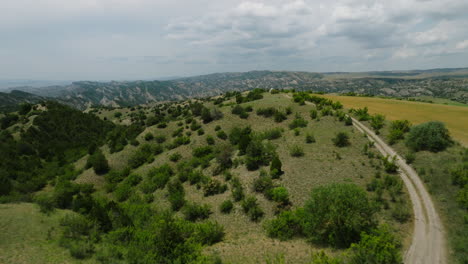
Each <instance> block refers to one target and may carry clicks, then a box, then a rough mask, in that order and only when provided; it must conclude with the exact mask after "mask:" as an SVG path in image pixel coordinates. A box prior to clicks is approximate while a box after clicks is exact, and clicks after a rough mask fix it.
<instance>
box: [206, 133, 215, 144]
mask: <svg viewBox="0 0 468 264" xmlns="http://www.w3.org/2000/svg"><path fill="white" fill-rule="evenodd" d="M206 143H208V145H214V144H215V139H214V137H213V136H210V135H208V136H206Z"/></svg>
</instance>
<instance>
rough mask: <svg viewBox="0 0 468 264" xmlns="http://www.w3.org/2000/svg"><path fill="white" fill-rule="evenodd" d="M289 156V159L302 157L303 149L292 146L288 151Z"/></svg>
mask: <svg viewBox="0 0 468 264" xmlns="http://www.w3.org/2000/svg"><path fill="white" fill-rule="evenodd" d="M289 154H291V157H302V156H304V149H303V148H302V147H300V146H299V145H293V146H292V147H291V148H290V150H289Z"/></svg>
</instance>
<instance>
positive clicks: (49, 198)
mask: <svg viewBox="0 0 468 264" xmlns="http://www.w3.org/2000/svg"><path fill="white" fill-rule="evenodd" d="M34 202H35V203H36V204H38V205H39V210H40V212H41V213H45V214H50V213H51V212H53V211H54V210H55V199H54V196H53V195H50V194H46V193H43V194H38V195H36V196H35V197H34Z"/></svg>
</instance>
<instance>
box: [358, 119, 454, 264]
mask: <svg viewBox="0 0 468 264" xmlns="http://www.w3.org/2000/svg"><path fill="white" fill-rule="evenodd" d="M352 119H353V125H354V126H355V127H356V128H357V129H358V130H359V131H361V132H362V133H365V134H367V137H368V138H369V140H371V141H373V142H375V146H376V147H377V149H378V150H379V151H380V152H381V153H382V154H383V155H384V156H387V155H388V156H389V157H394V156H396V164H397V165H398V167H399V168H400V176H401V178H402V179H403V182H404V183H405V185H406V188H407V189H408V192H409V195H410V198H411V202H412V204H413V211H414V231H413V241H412V242H411V245H410V247H409V248H408V250H407V251H406V253H405V255H404V262H405V263H406V264H419V263H421V264H445V263H447V259H446V253H445V238H444V232H443V225H442V223H441V221H440V218H439V215H438V214H437V211H436V209H435V207H434V204H433V203H432V200H431V197H430V196H429V193H428V192H427V190H426V188H425V187H424V184H423V183H422V181H421V179H420V178H419V176H418V174H417V173H416V171H415V170H414V169H413V168H412V167H410V166H409V165H408V164H407V163H406V162H405V160H404V159H402V158H401V157H400V156H399V155H398V154H397V153H396V152H395V150H393V149H392V148H391V147H390V146H388V145H387V144H386V143H385V142H384V141H383V140H382V139H380V138H379V137H378V136H377V135H376V134H375V133H374V132H373V131H371V130H370V129H369V128H367V127H366V126H364V125H363V124H362V123H361V122H359V121H358V120H356V119H354V118H352Z"/></svg>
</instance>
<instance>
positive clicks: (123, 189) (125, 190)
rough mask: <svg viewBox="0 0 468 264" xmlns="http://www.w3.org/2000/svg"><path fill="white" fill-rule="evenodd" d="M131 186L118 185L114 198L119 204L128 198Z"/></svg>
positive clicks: (125, 184) (126, 184)
mask: <svg viewBox="0 0 468 264" xmlns="http://www.w3.org/2000/svg"><path fill="white" fill-rule="evenodd" d="M131 192H132V186H131V185H130V184H128V183H123V182H122V183H120V184H119V185H117V188H116V189H115V191H114V196H115V198H116V199H117V201H119V202H123V201H125V200H127V199H128V197H130V194H131Z"/></svg>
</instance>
